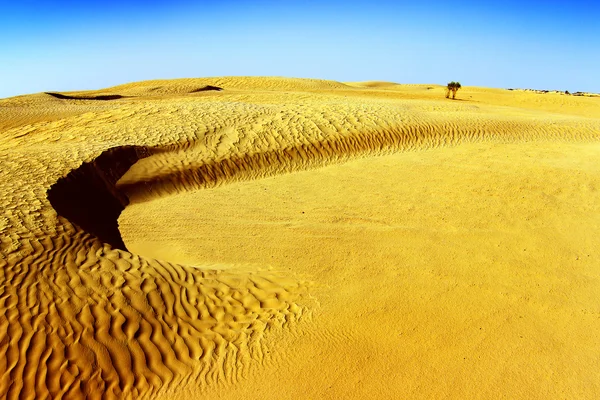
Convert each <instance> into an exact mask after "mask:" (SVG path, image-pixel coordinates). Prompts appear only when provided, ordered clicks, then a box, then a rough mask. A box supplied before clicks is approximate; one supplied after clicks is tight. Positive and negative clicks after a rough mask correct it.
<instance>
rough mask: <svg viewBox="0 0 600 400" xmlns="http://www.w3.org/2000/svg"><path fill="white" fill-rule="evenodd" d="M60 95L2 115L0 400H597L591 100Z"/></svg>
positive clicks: (471, 91) (175, 85)
mask: <svg viewBox="0 0 600 400" xmlns="http://www.w3.org/2000/svg"><path fill="white" fill-rule="evenodd" d="M206 88H209V89H213V88H220V89H222V90H215V89H213V90H205V89H206ZM59 94H62V95H63V96H62V97H61V96H58V97H59V98H57V96H51V95H48V94H35V95H29V96H19V97H15V98H9V99H2V100H0V165H1V168H0V188H1V189H2V192H1V193H2V197H1V201H2V206H3V207H2V208H3V214H2V216H0V232H1V236H0V238H1V239H0V240H1V241H0V246H1V247H0V252H1V253H0V255H1V259H0V300H1V303H0V325H1V329H0V344H1V346H2V350H3V351H4V353H5V354H6V356H5V357H4V359H2V361H1V362H0V377H1V380H0V394H1V395H2V397H6V398H44V397H52V398H61V397H64V398H84V397H89V398H95V397H96V398H184V397H188V398H189V397H190V396H191V397H192V398H290V399H292V398H372V397H382V398H442V397H444V398H445V397H450V398H496V397H507V398H564V397H567V398H594V397H595V396H594V394H596V393H597V392H598V391H599V390H600V384H599V382H600V379H599V378H600V377H599V376H598V372H597V371H598V370H599V369H598V367H599V365H598V360H599V359H600V347H599V346H598V344H597V341H596V337H597V335H598V333H599V332H600V319H599V318H598V315H599V312H600V311H599V310H598V309H597V305H596V304H597V301H596V299H597V296H598V294H600V261H599V256H600V253H599V251H598V246H597V244H596V241H595V238H596V237H598V234H600V231H599V230H600V220H599V219H598V218H599V217H598V216H599V215H600V208H599V207H600V204H599V203H598V187H600V166H598V163H597V158H598V154H599V152H600V147H599V143H600V142H599V138H600V102H599V101H598V99H596V98H590V97H577V96H575V97H571V96H564V95H560V94H557V93H556V94H555V93H547V94H538V93H533V92H525V91H505V90H500V89H486V88H470V87H465V88H463V89H462V90H461V91H460V92H459V96H458V97H459V98H460V99H461V101H451V100H447V99H445V98H444V97H443V96H444V95H443V88H442V87H441V86H435V85H399V84H388V83H385V82H383V83H382V82H363V83H348V84H344V83H339V82H333V81H319V80H303V79H287V78H255V77H225V78H202V79H181V80H172V81H168V80H157V81H145V82H137V83H132V84H126V85H120V86H116V87H112V88H107V89H103V90H99V91H89V92H70V93H66V94H65V93H62V92H61V93H59ZM107 96H108V97H107ZM116 96H120V97H116ZM90 99H96V100H98V99H100V100H102V99H104V100H105V101H90Z"/></svg>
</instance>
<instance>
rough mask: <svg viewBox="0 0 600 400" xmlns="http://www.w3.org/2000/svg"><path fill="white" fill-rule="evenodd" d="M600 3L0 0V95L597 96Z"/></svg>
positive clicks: (599, 84) (599, 82)
mask: <svg viewBox="0 0 600 400" xmlns="http://www.w3.org/2000/svg"><path fill="white" fill-rule="evenodd" d="M599 21H600V1H598V0H595V1H581V0H572V1H566V0H565V1H556V0H543V1H542V0H535V1H528V0H521V1H517V0H503V1H491V2H490V1H485V0H477V1H474V0H460V1H459V0H448V1H442V0H433V1H428V0H422V1H419V0H412V1H410V2H404V1H381V0H371V1H357V0H355V1H353V0H346V1H329V2H327V1H312V0H305V1H299V2H296V1H285V0H279V1H261V0H257V1H245V0H240V1H227V0H224V1H220V2H216V1H188V0H172V1H170V2H168V4H167V3H166V2H160V1H154V0H146V1H126V0H119V1H116V0H105V1H87V2H85V1H76V0H69V1H65V0H56V1H38V0H18V1H16V0H15V1H12V2H10V3H8V2H7V0H2V2H1V3H0V98H2V97H8V96H14V95H18V94H26V93H35V92H41V91H68V90H83V89H99V88H103V87H108V86H112V85H117V84H120V83H127V82H131V81H139V80H145V79H158V78H180V77H209V76H226V75H266V76H289V77H306V78H323V79H333V80H338V81H362V80H386V81H394V82H399V83H439V84H445V83H446V82H448V81H450V80H458V81H460V82H461V83H462V84H463V85H476V86H488V87H501V88H509V87H511V88H512V87H514V88H533V89H548V90H554V89H556V90H569V91H572V92H574V91H590V92H600V73H599V72H598V71H600V22H599Z"/></svg>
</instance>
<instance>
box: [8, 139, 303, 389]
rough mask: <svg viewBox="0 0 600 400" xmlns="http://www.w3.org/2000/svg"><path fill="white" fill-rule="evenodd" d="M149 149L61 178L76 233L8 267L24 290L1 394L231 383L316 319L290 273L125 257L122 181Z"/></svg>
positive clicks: (65, 213) (11, 319)
mask: <svg viewBox="0 0 600 400" xmlns="http://www.w3.org/2000/svg"><path fill="white" fill-rule="evenodd" d="M150 152H151V150H150V149H148V148H145V147H142V146H123V147H117V148H112V149H108V150H106V151H104V152H103V153H102V154H101V155H100V156H98V157H97V158H96V159H94V160H92V161H90V162H88V163H84V164H83V165H82V166H80V167H79V168H77V169H75V170H74V171H72V172H71V173H69V174H68V175H67V176H66V177H64V178H61V179H59V180H58V182H57V183H55V184H54V185H53V186H52V187H51V188H50V189H49V190H48V199H49V201H50V203H51V204H52V206H53V207H54V208H55V209H56V211H57V212H58V213H59V215H61V216H62V217H64V218H67V219H68V220H69V221H70V222H71V223H72V224H73V225H71V226H70V227H69V224H65V225H66V226H67V229H66V230H65V232H63V233H62V234H58V235H56V234H55V235H48V236H46V237H37V238H32V239H28V240H27V239H26V240H22V242H21V244H20V251H18V252H13V253H10V254H9V255H8V257H7V258H6V259H5V258H4V257H3V259H2V260H0V271H2V275H1V276H0V283H1V284H2V285H3V286H4V287H6V286H7V283H8V284H9V286H11V287H14V288H15V289H14V290H15V293H12V292H9V293H5V295H4V296H2V304H1V306H0V312H1V313H2V314H0V332H6V333H7V337H6V338H7V339H8V340H3V341H2V344H3V346H2V347H3V348H2V350H3V351H4V353H5V354H6V356H5V357H4V359H3V362H1V363H0V376H1V377H2V379H1V380H0V395H1V396H3V397H7V398H14V397H19V398H43V397H52V398H60V397H66V398H84V397H85V398H146V397H149V396H150V397H152V396H154V395H157V394H160V393H163V392H166V391H169V390H172V389H173V388H175V387H180V386H182V385H186V384H187V383H190V382H193V384H194V386H196V387H202V386H203V385H215V384H223V383H230V384H231V383H233V382H235V381H236V380H238V379H240V378H242V377H244V376H246V375H247V374H248V371H249V370H250V368H251V367H252V365H255V364H261V363H268V362H269V356H268V351H267V348H268V347H272V346H267V345H266V343H265V341H264V338H265V337H266V336H267V335H268V334H269V332H274V331H278V330H282V329H286V330H289V329H291V328H292V327H293V326H294V325H295V324H296V323H297V322H298V321H299V320H300V319H301V318H302V317H303V316H304V315H305V314H307V313H309V310H308V308H307V307H306V305H302V304H303V303H302V301H301V300H302V298H303V297H304V296H305V295H306V293H307V286H308V283H307V282H299V281H297V280H296V279H294V278H291V277H289V276H287V275H286V276H284V275H282V274H280V273H277V272H274V271H268V270H258V269H256V270H252V271H237V270H229V271H221V270H218V269H214V268H206V267H203V268H200V267H194V266H184V265H177V264H172V263H169V262H164V261H158V260H150V259H144V258H142V257H138V256H136V255H134V254H131V253H129V252H127V251H124V250H123V249H124V245H123V242H122V239H121V237H120V234H119V232H118V229H117V218H118V216H119V214H120V212H121V211H122V209H123V207H124V206H125V205H126V204H127V198H126V197H125V196H123V195H122V193H120V192H119V191H118V190H117V189H116V188H115V186H114V183H115V182H116V181H117V180H118V178H119V177H120V176H121V175H122V174H123V172H125V171H126V170H127V169H128V168H129V167H130V166H131V165H132V164H133V163H135V161H137V160H138V159H140V158H142V157H146V156H148V155H149V154H150ZM102 242H105V243H107V244H103V243H102ZM111 246H112V247H111ZM119 247H120V248H121V250H119V249H117V248H119Z"/></svg>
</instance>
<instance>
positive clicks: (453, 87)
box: [446, 81, 462, 99]
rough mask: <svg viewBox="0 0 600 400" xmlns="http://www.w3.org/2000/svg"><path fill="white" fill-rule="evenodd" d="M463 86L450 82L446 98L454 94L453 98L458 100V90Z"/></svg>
mask: <svg viewBox="0 0 600 400" xmlns="http://www.w3.org/2000/svg"><path fill="white" fill-rule="evenodd" d="M461 87H462V86H461V85H460V82H454V81H452V82H450V83H448V85H447V86H446V98H449V97H450V93H452V98H453V99H455V98H456V92H458V89H460V88H461Z"/></svg>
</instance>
